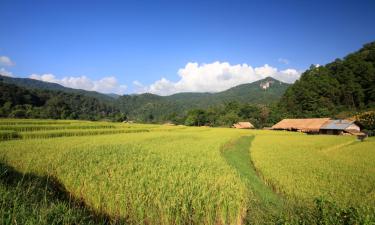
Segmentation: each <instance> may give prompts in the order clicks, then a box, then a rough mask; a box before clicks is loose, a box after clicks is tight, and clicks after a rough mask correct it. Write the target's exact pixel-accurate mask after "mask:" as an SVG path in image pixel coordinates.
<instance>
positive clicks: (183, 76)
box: [133, 61, 301, 95]
mask: <svg viewBox="0 0 375 225" xmlns="http://www.w3.org/2000/svg"><path fill="white" fill-rule="evenodd" d="M300 74H301V73H300V72H299V71H297V70H295V69H286V70H282V71H279V70H278V69H277V68H275V67H272V66H269V65H268V64H265V65H264V66H261V67H255V68H253V67H252V66H250V65H247V64H237V65H231V64H230V63H228V62H218V61H217V62H213V63H209V64H198V63H192V62H189V63H187V64H186V66H185V67H184V68H181V69H179V70H178V75H179V77H180V79H179V80H178V81H177V82H173V81H170V80H167V79H166V78H161V79H160V80H158V81H156V82H154V83H153V84H151V85H149V86H146V85H143V84H141V83H140V82H139V81H134V82H133V84H134V85H135V86H136V91H137V92H138V93H144V92H150V93H154V94H159V95H170V94H174V93H178V92H218V91H224V90H226V89H228V88H231V87H234V86H236V85H239V84H244V83H251V82H254V81H257V80H260V79H263V78H266V77H268V76H270V77H273V78H275V79H278V80H281V81H284V82H287V83H292V82H294V81H295V80H296V79H298V78H299V76H300Z"/></svg>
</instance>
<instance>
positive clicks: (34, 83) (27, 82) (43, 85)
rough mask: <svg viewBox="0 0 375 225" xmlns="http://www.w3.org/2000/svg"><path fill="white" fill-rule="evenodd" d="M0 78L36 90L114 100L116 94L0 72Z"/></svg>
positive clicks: (5, 81)
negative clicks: (11, 75) (9, 75)
mask: <svg viewBox="0 0 375 225" xmlns="http://www.w3.org/2000/svg"><path fill="white" fill-rule="evenodd" d="M0 80H2V81H3V82H4V83H8V84H14V85H17V86H20V87H24V88H27V89H37V90H48V91H63V92H66V93H72V94H81V95H84V96H88V97H94V98H97V99H99V100H102V101H114V100H115V99H116V98H117V97H118V96H117V95H115V94H102V93H99V92H96V91H86V90H82V89H74V88H68V87H64V86H62V85H60V84H56V83H50V82H44V81H40V80H35V79H30V78H14V77H6V76H2V75H1V74H0Z"/></svg>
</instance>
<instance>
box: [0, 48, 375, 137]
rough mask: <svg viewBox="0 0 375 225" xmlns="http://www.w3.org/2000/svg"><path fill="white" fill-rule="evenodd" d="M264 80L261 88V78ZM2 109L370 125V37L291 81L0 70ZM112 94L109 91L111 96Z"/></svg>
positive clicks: (224, 122) (374, 65)
mask: <svg viewBox="0 0 375 225" xmlns="http://www.w3.org/2000/svg"><path fill="white" fill-rule="evenodd" d="M265 82H268V83H269V87H268V88H267V89H264V88H262V85H263V84H264V83H265ZM0 91H1V95H0V106H1V107H0V116H1V117H17V118H53V119H86V120H102V119H107V120H113V121H122V120H127V119H128V120H134V121H137V122H143V123H165V122H173V123H177V124H186V125H193V126H202V125H208V126H231V125H232V124H233V123H235V122H238V121H250V122H252V123H253V124H254V125H255V126H256V127H258V128H261V127H266V126H271V125H273V124H274V123H276V122H277V121H279V120H280V119H282V118H287V117H292V118H293V117H294V118H308V117H332V118H348V117H353V116H355V115H361V116H362V117H361V118H365V119H364V120H363V121H367V122H363V124H362V126H363V127H364V128H365V129H368V130H375V127H374V123H375V122H374V121H373V120H374V113H363V112H366V111H374V108H375V42H372V43H369V44H366V45H364V46H363V48H361V49H360V50H359V51H357V52H355V53H352V54H349V55H348V56H346V57H345V58H343V59H336V60H335V61H334V62H332V63H329V64H327V65H324V66H311V67H310V69H308V70H306V71H305V72H304V73H303V74H302V76H301V77H300V79H299V80H297V81H296V82H295V83H294V84H293V85H289V84H286V83H283V82H280V81H278V80H275V79H273V78H270V77H268V78H265V79H263V80H259V81H256V82H254V83H250V84H243V85H239V86H236V87H233V88H231V89H228V90H226V91H223V92H218V93H179V94H174V95H171V96H158V95H154V94H148V93H146V94H140V95H124V96H112V97H111V96H110V95H106V94H101V93H97V92H88V91H84V90H76V89H71V88H65V87H63V86H61V85H58V84H52V83H47V82H42V81H35V80H31V79H25V78H9V77H3V76H1V77H0ZM114 97H115V98H114Z"/></svg>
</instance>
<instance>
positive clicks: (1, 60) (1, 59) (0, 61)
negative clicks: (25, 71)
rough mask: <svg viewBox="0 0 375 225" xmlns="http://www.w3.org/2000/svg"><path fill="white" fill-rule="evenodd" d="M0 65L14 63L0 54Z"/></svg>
mask: <svg viewBox="0 0 375 225" xmlns="http://www.w3.org/2000/svg"><path fill="white" fill-rule="evenodd" d="M0 65H3V66H14V65H16V64H15V63H14V62H13V61H12V60H11V59H10V58H9V57H8V56H0Z"/></svg>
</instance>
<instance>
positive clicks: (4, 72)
mask: <svg viewBox="0 0 375 225" xmlns="http://www.w3.org/2000/svg"><path fill="white" fill-rule="evenodd" d="M0 75H3V76H6V77H13V73H12V72H10V71H7V70H6V69H4V68H0Z"/></svg>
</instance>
